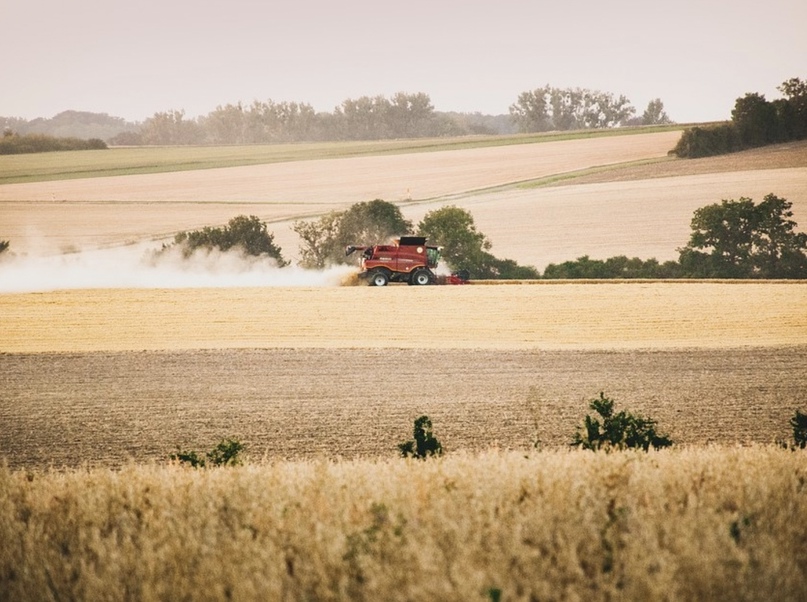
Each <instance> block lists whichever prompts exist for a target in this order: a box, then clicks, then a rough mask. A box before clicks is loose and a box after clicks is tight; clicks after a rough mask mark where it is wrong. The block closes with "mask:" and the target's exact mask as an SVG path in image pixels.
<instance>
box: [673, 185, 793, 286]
mask: <svg viewBox="0 0 807 602" xmlns="http://www.w3.org/2000/svg"><path fill="white" fill-rule="evenodd" d="M791 206H792V203H790V202H789V201H787V200H785V199H782V198H779V197H777V196H776V195H774V194H768V195H766V196H765V198H764V200H763V201H762V202H761V203H759V204H754V201H753V200H751V199H749V198H745V197H741V198H740V199H739V200H738V201H735V200H723V201H722V202H721V203H720V204H717V203H715V204H712V205H707V206H706V207H701V208H700V209H698V210H696V211H695V214H694V216H693V218H692V223H691V227H692V234H691V235H690V240H689V243H688V244H687V246H686V247H684V248H682V249H679V253H680V257H679V262H680V263H681V267H682V269H683V271H684V273H686V274H687V275H688V276H691V277H696V278H807V234H805V233H803V232H796V231H795V228H796V226H797V224H796V222H795V221H793V220H792V219H790V218H792V216H793V212H792V211H791Z"/></svg>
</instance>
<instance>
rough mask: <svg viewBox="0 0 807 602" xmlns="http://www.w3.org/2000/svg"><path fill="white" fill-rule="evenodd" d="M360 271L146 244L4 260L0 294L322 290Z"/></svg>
mask: <svg viewBox="0 0 807 602" xmlns="http://www.w3.org/2000/svg"><path fill="white" fill-rule="evenodd" d="M355 272H356V268H355V267H351V266H334V267H332V268H328V269H325V270H305V269H303V268H300V267H296V266H287V267H284V268H280V267H278V266H277V264H276V263H275V261H274V260H273V259H270V258H265V257H250V256H245V255H243V254H241V253H237V252H227V253H222V252H219V251H213V252H198V251H197V252H196V253H194V254H193V255H191V256H190V257H187V258H185V257H183V256H182V253H181V251H180V250H179V249H169V250H166V251H163V252H156V251H155V250H154V249H153V248H149V247H148V246H147V245H132V246H127V247H118V248H112V249H97V250H85V251H80V252H76V253H69V254H62V255H14V254H7V253H6V254H3V255H2V256H0V293H28V292H43V291H53V290H66V289H93V288H95V289H100V288H208V287H214V288H226V287H259V286H278V287H309V286H310V287H323V286H342V285H344V284H348V283H350V281H351V280H352V277H353V275H354V274H355Z"/></svg>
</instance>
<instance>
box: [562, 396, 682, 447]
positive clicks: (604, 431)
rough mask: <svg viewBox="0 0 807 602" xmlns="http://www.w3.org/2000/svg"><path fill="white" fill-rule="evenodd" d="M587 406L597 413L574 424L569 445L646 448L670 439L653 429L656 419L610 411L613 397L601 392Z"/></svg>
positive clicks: (612, 409)
mask: <svg viewBox="0 0 807 602" xmlns="http://www.w3.org/2000/svg"><path fill="white" fill-rule="evenodd" d="M589 408H591V409H592V410H594V411H595V412H597V413H598V414H599V415H600V417H601V418H602V423H600V420H599V419H597V418H592V417H591V416H590V415H589V416H586V418H585V420H584V422H583V426H582V427H578V429H577V433H575V435H574V439H573V440H572V443H571V445H572V446H575V447H582V448H583V449H590V450H592V451H597V450H600V449H604V450H605V451H610V450H612V449H620V450H621V449H637V448H641V449H643V450H644V451H647V450H648V449H649V448H650V447H653V448H656V449H659V448H662V447H669V446H671V445H672V441H671V440H670V439H669V438H668V437H666V436H664V435H659V434H658V433H657V432H656V421H655V420H652V419H650V418H642V417H639V416H634V415H633V414H631V413H629V412H626V411H624V410H623V411H621V412H619V413H617V414H615V413H614V402H613V400H611V399H609V398H607V397H605V395H604V394H603V393H602V392H601V393H600V397H599V398H598V399H593V400H592V401H591V402H590V403H589Z"/></svg>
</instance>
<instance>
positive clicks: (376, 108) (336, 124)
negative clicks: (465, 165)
mask: <svg viewBox="0 0 807 602" xmlns="http://www.w3.org/2000/svg"><path fill="white" fill-rule="evenodd" d="M635 113H636V110H635V109H634V108H633V107H632V106H631V105H630V102H629V101H628V99H627V98H626V97H625V96H624V95H621V96H619V97H614V95H613V94H610V93H606V92H599V91H596V90H587V89H582V88H573V89H572V88H569V89H564V90H561V89H559V88H550V87H549V86H547V87H546V88H539V89H538V90H534V91H532V92H524V93H523V94H521V95H520V96H519V99H518V101H517V102H516V103H515V104H514V105H513V106H511V107H510V114H509V116H490V115H481V114H478V113H475V114H468V113H442V112H438V111H435V109H434V106H433V105H432V102H431V98H430V97H429V95H428V94H425V93H423V92H418V93H415V94H408V93H405V92H398V93H397V94H394V95H393V96H391V97H389V98H387V97H385V96H372V97H371V96H362V97H360V98H356V99H347V100H345V101H344V102H342V104H341V105H340V106H338V107H336V108H335V109H334V110H333V112H330V113H328V112H317V111H315V110H314V109H313V107H312V106H311V105H309V104H306V103H297V102H275V101H272V100H268V101H263V102H261V101H255V102H253V103H252V104H250V105H245V104H243V103H241V102H239V103H236V104H227V105H224V106H221V105H220V106H218V107H216V109H215V110H214V111H212V112H210V113H208V114H207V115H205V116H201V117H198V118H196V119H187V118H186V117H185V113H184V111H181V110H171V111H164V112H159V113H155V114H154V115H153V116H152V117H150V118H149V119H147V120H146V121H145V122H144V123H143V124H142V126H141V127H140V130H139V131H137V132H124V133H121V134H120V135H118V136H116V137H114V138H113V139H111V140H110V143H112V144H127V145H139V144H144V145H149V144H160V145H162V144H273V143H283V142H327V141H344V140H382V139H394V138H421V137H443V136H462V135H468V134H483V135H485V134H486V135H491V134H508V133H516V132H521V133H527V132H537V131H547V130H574V129H591V128H611V127H616V126H620V125H655V124H664V123H671V120H670V118H669V117H668V116H667V114H666V113H665V112H664V105H663V103H662V102H661V100H660V99H655V100H653V101H651V102H650V103H649V104H648V107H647V110H646V111H645V112H644V114H643V115H642V117H641V118H635Z"/></svg>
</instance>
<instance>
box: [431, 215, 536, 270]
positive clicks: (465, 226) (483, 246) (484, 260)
mask: <svg viewBox="0 0 807 602" xmlns="http://www.w3.org/2000/svg"><path fill="white" fill-rule="evenodd" d="M418 234H420V235H421V236H425V237H426V238H428V239H429V242H430V243H431V244H434V245H438V246H441V247H443V250H442V253H441V254H442V257H443V260H444V261H445V262H446V264H448V266H449V267H451V268H452V269H453V270H456V271H459V270H467V271H468V272H469V273H470V275H471V277H473V278H479V279H499V278H505V279H529V278H538V277H539V276H540V274H539V273H538V271H537V270H536V269H535V268H533V267H530V266H522V265H519V264H518V263H516V262H515V261H513V260H512V259H498V258H497V257H494V256H493V255H492V254H491V253H489V249H490V248H491V243H490V241H489V240H488V238H487V237H486V236H485V235H484V234H482V233H481V232H479V231H478V230H477V229H476V224H475V223H474V218H473V216H472V215H471V214H470V213H469V212H468V211H466V210H465V209H461V208H459V207H454V206H447V207H442V208H440V209H435V210H434V211H430V212H429V213H427V214H426V215H425V216H424V218H423V220H422V221H421V222H420V223H419V224H418Z"/></svg>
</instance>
